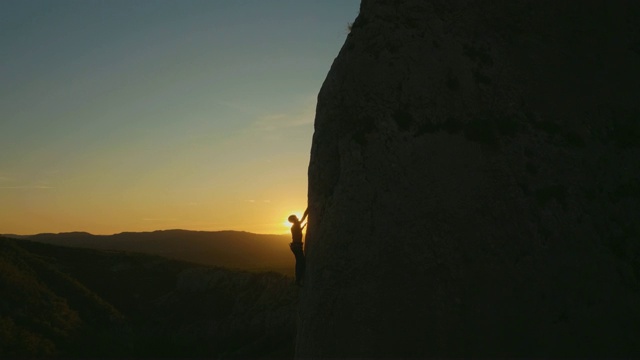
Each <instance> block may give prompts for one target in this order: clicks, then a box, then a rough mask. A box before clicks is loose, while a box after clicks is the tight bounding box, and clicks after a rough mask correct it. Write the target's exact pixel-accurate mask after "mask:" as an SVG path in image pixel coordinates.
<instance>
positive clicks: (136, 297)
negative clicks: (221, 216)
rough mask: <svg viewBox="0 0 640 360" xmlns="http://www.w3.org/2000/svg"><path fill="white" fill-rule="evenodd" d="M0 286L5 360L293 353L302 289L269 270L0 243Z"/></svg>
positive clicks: (0, 327) (9, 241) (7, 241)
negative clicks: (296, 319) (243, 269)
mask: <svg viewBox="0 0 640 360" xmlns="http://www.w3.org/2000/svg"><path fill="white" fill-rule="evenodd" d="M239 235H242V234H239ZM81 236H83V237H87V234H84V235H81ZM64 237H65V236H64V235H62V236H60V237H59V238H64ZM71 238H73V236H71ZM0 289H1V296H0V358H2V359H6V358H14V357H21V358H22V357H25V358H32V357H63V358H66V357H77V358H98V357H99V358H105V357H106V358H137V357H139V358H157V357H163V358H169V357H171V358H217V359H225V358H258V357H272V358H291V357H292V356H293V347H294V338H295V318H296V315H295V314H296V306H297V293H298V288H297V287H296V286H295V285H293V284H292V280H291V278H290V277H287V276H285V275H282V274H277V273H274V272H262V273H257V272H247V271H237V270H236V271H233V270H228V269H224V268H220V267H211V266H202V265H197V264H193V263H189V262H185V261H177V260H169V259H166V258H163V257H159V256H154V255H146V254H139V253H127V252H118V251H105V250H93V249H80V248H69V247H62V246H55V245H50V244H43V243H38V242H33V241H29V240H18V239H8V238H2V237H0Z"/></svg>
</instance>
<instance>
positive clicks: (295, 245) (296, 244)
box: [288, 209, 309, 286]
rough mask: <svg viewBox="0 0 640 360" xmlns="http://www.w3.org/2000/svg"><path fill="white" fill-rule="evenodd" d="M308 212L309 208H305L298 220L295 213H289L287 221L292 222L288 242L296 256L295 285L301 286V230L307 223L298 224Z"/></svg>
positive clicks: (302, 267)
mask: <svg viewBox="0 0 640 360" xmlns="http://www.w3.org/2000/svg"><path fill="white" fill-rule="evenodd" d="M308 213H309V209H307V210H305V211H304V215H303V216H302V219H300V220H298V217H297V216H295V215H290V216H289V219H288V220H289V222H290V223H291V224H293V225H291V237H292V238H293V241H292V242H291V244H289V247H290V248H291V252H293V255H294V256H295V257H296V285H298V286H302V279H303V278H304V268H305V258H304V251H303V246H302V230H303V229H304V228H305V226H307V224H306V223H305V224H304V225H302V226H300V225H301V223H302V222H303V221H304V220H305V219H306V218H307V215H308Z"/></svg>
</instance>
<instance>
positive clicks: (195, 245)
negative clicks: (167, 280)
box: [2, 230, 295, 275]
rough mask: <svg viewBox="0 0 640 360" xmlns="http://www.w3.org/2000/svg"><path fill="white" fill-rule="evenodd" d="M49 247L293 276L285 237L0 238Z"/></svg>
mask: <svg viewBox="0 0 640 360" xmlns="http://www.w3.org/2000/svg"><path fill="white" fill-rule="evenodd" d="M2 236H4V237H8V238H14V239H26V240H31V241H36V242H42V243H47V244H53V245H60V246H69V247H81V248H90V249H100V250H119V251H129V252H138V253H145V254H153V255H160V256H163V257H167V258H172V259H179V260H186V261H191V262H196V263H200V264H205V265H216V266H223V267H227V268H236V269H244V270H251V271H277V272H280V273H283V274H288V275H291V274H293V267H294V263H295V262H294V257H293V255H292V254H291V251H290V250H289V246H288V244H289V242H290V241H291V239H290V237H289V236H288V235H261V234H253V233H248V232H242V231H215V232H212V231H189V230H159V231H153V232H123V233H120V234H115V235H93V234H89V233H86V232H69V233H60V234H49V233H46V234H37V235H12V234H6V235H2Z"/></svg>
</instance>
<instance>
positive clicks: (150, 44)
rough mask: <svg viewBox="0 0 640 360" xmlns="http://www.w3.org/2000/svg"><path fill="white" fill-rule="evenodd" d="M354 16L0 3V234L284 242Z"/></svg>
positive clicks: (338, 2)
mask: <svg viewBox="0 0 640 360" xmlns="http://www.w3.org/2000/svg"><path fill="white" fill-rule="evenodd" d="M358 6H359V1H358V0H349V1H343V0H334V1H322V2H311V1H298V0H296V1H292V0H278V1H268V2H267V1H261V0H250V1H235V0H226V1H202V0H185V1H167V0H157V1H128V0H127V1H119V0H114V1H92V0H87V1H70V0H55V1H53V0H34V1H3V2H0V29H1V31H0V42H1V44H2V48H3V54H4V55H3V60H2V62H3V63H2V66H0V79H1V80H0V94H2V96H0V118H1V119H2V121H1V122H0V154H2V155H0V203H1V204H2V206H1V207H0V233H5V234H7V233H14V234H35V233H41V232H69V231H86V232H91V233H94V234H113V233H119V232H123V231H152V230H161V229H188V230H211V231H213V230H241V231H249V232H255V233H278V234H281V233H284V232H286V231H288V227H289V226H290V224H288V222H287V227H286V228H283V225H282V221H283V217H284V221H286V217H287V216H288V215H289V214H290V213H289V212H288V211H289V209H292V208H294V209H296V208H303V209H304V207H305V206H306V201H307V180H308V179H307V167H308V163H309V152H310V148H311V138H312V135H313V120H314V115H315V106H316V96H317V94H318V91H319V90H320V87H321V85H322V82H323V80H324V78H325V76H326V73H327V72H328V70H329V68H330V66H331V63H332V61H333V59H334V57H335V56H336V54H337V53H338V52H339V49H340V47H341V45H342V44H343V42H344V39H345V36H346V35H347V30H346V26H347V23H348V22H351V21H353V19H354V18H355V17H356V15H357V12H358ZM283 214H286V215H283Z"/></svg>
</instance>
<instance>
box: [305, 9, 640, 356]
mask: <svg viewBox="0 0 640 360" xmlns="http://www.w3.org/2000/svg"><path fill="white" fill-rule="evenodd" d="M639 104H640V2H637V1H585V2H580V3H579V4H578V3H576V2H568V1H550V0H549V1H545V0H543V1H538V0H535V1H534V0H510V1H500V2H496V1H463V0H458V1H451V0H429V1H426V0H405V1H397V0H363V2H362V4H361V10H360V14H359V16H358V18H357V19H356V21H355V23H354V24H353V26H352V29H351V33H350V34H349V35H348V37H347V40H346V42H345V44H344V46H343V48H342V50H341V51H340V54H339V55H338V57H337V58H336V59H335V62H334V63H333V65H332V67H331V70H330V72H329V74H328V76H327V78H326V80H325V82H324V84H323V86H322V89H321V91H320V94H319V96H318V106H317V112H316V119H315V134H314V138H313V146H312V150H311V161H310V165H309V209H310V213H309V226H308V234H307V239H306V252H307V274H306V279H305V281H306V283H305V287H304V288H303V291H302V293H301V299H300V307H299V319H298V335H297V347H296V355H297V356H298V357H302V358H307V357H310V358H314V357H315V358H326V357H347V356H349V357H354V356H381V357H390V356H396V357H397V356H420V357H424V356H448V357H452V356H465V355H467V356H468V355H474V356H597V355H627V356H629V355H631V356H634V355H635V356H638V355H640V239H639V238H640V235H639V234H640V106H639Z"/></svg>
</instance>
